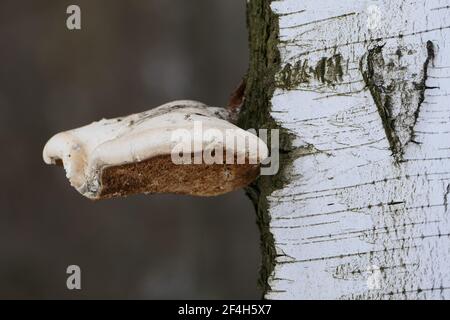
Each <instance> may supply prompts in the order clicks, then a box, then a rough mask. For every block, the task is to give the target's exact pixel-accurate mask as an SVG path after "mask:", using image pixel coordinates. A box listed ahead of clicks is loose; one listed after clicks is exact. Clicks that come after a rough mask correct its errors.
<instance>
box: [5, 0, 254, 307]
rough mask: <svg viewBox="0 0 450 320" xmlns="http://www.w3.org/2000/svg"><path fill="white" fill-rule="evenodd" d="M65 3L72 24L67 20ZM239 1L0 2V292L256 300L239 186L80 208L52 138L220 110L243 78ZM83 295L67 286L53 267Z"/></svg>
mask: <svg viewBox="0 0 450 320" xmlns="http://www.w3.org/2000/svg"><path fill="white" fill-rule="evenodd" d="M70 4H78V5H79V6H80V7H81V12H82V30H81V31H69V30H67V28H66V18H67V14H66V8H67V6H68V5H70ZM247 61H248V51H247V31H246V27H245V1H244V0H227V1H224V0H190V1H186V0H132V1H130V0H127V1H125V0H123V1H112V0H95V1H92V0H84V1H82V0H77V1H70V2H66V1H59V0H58V1H57V0H53V1H48V0H40V1H31V0H14V1H13V0H6V1H5V0H2V1H1V2H0V111H1V115H0V133H1V134H0V139H1V145H2V154H3V156H2V157H1V160H0V161H1V165H0V177H1V190H0V298H32V299H34V298H64V299H65V298H105V299H107V298H138V299H167V298H182V299H198V298H206V299H208V298H211V299H215V298H259V297H260V292H259V290H258V288H257V278H258V268H259V264H260V253H259V235H258V230H257V226H256V224H255V213H254V212H253V207H252V205H251V203H250V201H249V200H248V199H247V198H246V196H245V195H244V192H243V191H239V192H234V193H232V194H228V195H225V196H221V197H217V198H194V197H187V196H170V195H157V196H155V195H154V196H144V195H140V196H133V197H129V198H126V199H115V200H108V201H100V202H91V201H89V200H87V199H84V198H83V197H82V196H80V195H79V194H78V193H77V192H76V191H75V190H74V189H73V188H71V187H70V185H69V183H68V181H67V180H66V178H65V173H64V171H63V170H62V168H58V167H50V166H46V165H45V164H44V163H43V161H42V157H41V152H42V148H43V146H44V144H45V142H46V141H47V139H48V138H50V137H51V136H52V135H53V134H55V133H57V132H59V131H62V130H67V129H71V128H74V127H78V126H81V125H85V124H88V123H90V122H92V121H94V120H98V119H100V118H102V117H106V118H108V117H116V116H121V115H126V114H129V113H133V112H140V111H143V110H145V109H148V108H151V107H153V106H158V105H160V104H162V103H164V102H168V101H170V100H175V99H184V98H189V99H196V100H200V101H203V102H206V103H208V104H212V105H219V106H223V105H225V104H226V102H227V100H228V97H229V94H230V93H231V92H232V91H233V89H234V87H235V86H236V85H237V84H238V82H239V81H240V79H241V77H242V76H243V75H244V73H245V72H246V68H247ZM70 264H76V265H79V266H80V267H81V269H82V290H81V291H68V290H67V289H66V278H67V276H68V275H67V274H66V268H67V266H68V265H70Z"/></svg>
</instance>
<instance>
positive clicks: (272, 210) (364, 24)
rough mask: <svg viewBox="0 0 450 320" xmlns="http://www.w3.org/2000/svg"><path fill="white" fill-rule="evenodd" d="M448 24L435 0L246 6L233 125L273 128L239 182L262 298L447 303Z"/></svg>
mask: <svg viewBox="0 0 450 320" xmlns="http://www.w3.org/2000/svg"><path fill="white" fill-rule="evenodd" d="M373 5H375V6H377V8H379V12H380V13H381V17H380V19H381V20H380V21H379V24H378V25H377V26H375V27H374V26H371V25H370V24H369V23H368V21H369V20H370V19H372V17H371V16H370V15H369V14H368V12H370V10H368V7H369V6H373ZM449 21H450V6H449V3H448V1H442V0H427V1H425V0H414V1H410V2H408V3H405V2H403V1H394V0H384V1H382V0H379V1H360V0H349V1H334V0H324V1H321V2H320V3H318V2H317V1H313V0H302V1H295V0H284V1H264V0H249V1H248V25H249V31H250V49H251V63H250V69H249V74H248V77H247V88H246V94H245V105H244V107H243V110H242V112H241V115H240V124H241V125H242V126H245V127H256V128H274V127H277V128H280V129H281V130H282V131H281V133H282V135H281V137H282V142H281V155H282V157H281V162H280V164H281V170H280V173H279V174H278V175H277V176H275V177H262V178H260V179H259V180H258V181H257V183H255V184H254V185H253V186H252V188H250V189H249V190H248V192H249V194H250V195H251V196H252V199H253V200H254V203H255V206H256V208H257V212H258V222H259V225H260V228H261V232H262V247H263V254H264V258H263V259H264V263H263V267H262V272H261V283H262V285H263V288H264V290H265V297H266V298H269V299H281V298H290V299H298V298H306V299H404V298H408V299H426V298H427V299H434V298H450V273H449V272H448V270H449V268H450V223H449V219H448V214H449V212H450V210H449V208H448V197H449V192H450V187H449V185H450V160H449V159H450V125H449V123H450V107H449V106H448V104H449V102H448V97H449V95H450V81H449V79H450V55H449V54H448V52H449V51H448V50H449V48H448V47H449V46H450V23H449Z"/></svg>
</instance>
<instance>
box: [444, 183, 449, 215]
mask: <svg viewBox="0 0 450 320" xmlns="http://www.w3.org/2000/svg"><path fill="white" fill-rule="evenodd" d="M449 195H450V184H448V185H447V189H446V190H445V194H444V208H445V212H447V210H448V196H449Z"/></svg>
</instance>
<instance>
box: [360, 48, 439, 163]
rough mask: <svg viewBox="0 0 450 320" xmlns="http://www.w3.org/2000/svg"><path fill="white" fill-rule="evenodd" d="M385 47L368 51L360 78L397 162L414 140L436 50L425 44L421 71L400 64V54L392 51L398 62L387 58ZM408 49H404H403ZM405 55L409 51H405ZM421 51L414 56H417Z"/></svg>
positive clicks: (361, 65) (400, 51)
mask: <svg viewBox="0 0 450 320" xmlns="http://www.w3.org/2000/svg"><path fill="white" fill-rule="evenodd" d="M383 50H384V45H377V46H375V47H373V48H371V49H369V51H368V53H367V54H366V55H365V56H364V57H363V59H362V60H361V64H360V69H361V73H362V76H363V79H364V81H365V83H366V86H367V88H368V89H369V91H370V93H371V95H372V98H373V100H374V102H375V104H376V106H377V109H378V112H379V114H380V117H381V120H382V122H383V127H384V130H385V133H386V138H387V139H388V142H389V145H390V148H391V151H392V155H393V157H394V158H395V160H396V161H397V162H402V160H403V155H404V152H405V148H406V146H407V145H408V144H409V143H418V142H416V141H415V140H414V137H415V133H414V128H415V126H416V124H417V119H418V118H419V114H420V110H421V107H422V104H423V102H424V101H425V90H429V89H436V87H428V86H427V85H426V81H427V78H428V68H429V67H430V64H431V65H434V58H435V49H434V45H433V43H432V42H431V41H428V42H427V44H426V59H425V62H424V64H423V68H422V70H421V71H420V72H417V71H415V70H412V68H409V66H404V65H402V62H401V57H402V56H403V53H402V51H403V50H405V48H398V49H397V50H396V51H394V52H393V54H392V55H395V56H396V57H397V59H389V60H388V61H386V60H387V58H386V57H388V56H389V54H390V53H389V54H384V52H383ZM406 50H407V49H406ZM406 52H407V54H408V55H411V54H413V53H412V50H411V49H410V50H407V51H406ZM420 53H421V52H420V50H419V52H418V53H416V54H420Z"/></svg>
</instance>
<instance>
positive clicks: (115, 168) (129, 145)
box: [43, 101, 268, 199]
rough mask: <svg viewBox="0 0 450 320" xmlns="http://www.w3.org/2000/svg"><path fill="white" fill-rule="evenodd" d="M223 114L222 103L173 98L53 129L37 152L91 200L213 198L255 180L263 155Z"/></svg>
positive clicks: (262, 145)
mask: <svg viewBox="0 0 450 320" xmlns="http://www.w3.org/2000/svg"><path fill="white" fill-rule="evenodd" d="M229 119H230V113H229V111H227V110H226V109H223V108H216V107H209V106H206V105H204V104H202V103H200V102H196V101H174V102H171V103H167V104H165V105H162V106H160V107H158V108H155V109H151V110H149V111H145V112H142V113H138V114H133V115H130V116H126V117H121V118H115V119H108V120H106V119H103V120H100V121H98V122H94V123H92V124H90V125H87V126H84V127H81V128H77V129H73V130H69V131H65V132H61V133H58V134H56V135H55V136H53V137H52V138H51V139H50V140H49V141H48V142H47V144H46V145H45V147H44V151H43V157H44V161H45V162H46V163H47V164H62V165H63V166H64V169H65V170H66V175H67V178H68V179H69V181H70V183H71V185H72V186H73V187H75V188H76V189H77V190H78V191H79V192H80V193H81V194H82V195H84V196H85V197H88V198H90V199H102V198H112V197H118V196H126V195H130V194H136V193H176V194H189V195H196V196H214V195H219V194H223V193H227V192H230V191H233V190H235V189H238V188H241V187H244V186H246V185H248V184H249V183H251V182H252V181H253V180H255V179H256V177H257V176H258V175H259V172H260V163H261V161H263V160H264V159H265V158H266V157H267V155H268V150H267V146H266V144H265V143H264V142H263V141H262V140H261V139H259V138H258V137H257V136H256V135H254V134H252V133H250V132H247V131H244V130H242V129H240V128H238V127H237V126H235V125H234V124H232V123H230V122H229ZM199 127H200V128H199ZM242 142H244V144H242ZM180 151H182V152H180ZM239 160H241V161H239Z"/></svg>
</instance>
